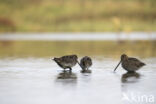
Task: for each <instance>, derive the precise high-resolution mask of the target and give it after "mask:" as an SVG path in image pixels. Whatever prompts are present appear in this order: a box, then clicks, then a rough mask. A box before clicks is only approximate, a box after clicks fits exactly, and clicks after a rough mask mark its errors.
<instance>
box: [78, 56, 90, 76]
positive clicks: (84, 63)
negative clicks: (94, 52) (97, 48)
mask: <svg viewBox="0 0 156 104" xmlns="http://www.w3.org/2000/svg"><path fill="white" fill-rule="evenodd" d="M80 66H81V68H82V71H81V72H82V73H91V70H89V68H90V67H91V66H92V59H91V58H90V57H88V56H85V57H83V58H82V59H81V61H80Z"/></svg>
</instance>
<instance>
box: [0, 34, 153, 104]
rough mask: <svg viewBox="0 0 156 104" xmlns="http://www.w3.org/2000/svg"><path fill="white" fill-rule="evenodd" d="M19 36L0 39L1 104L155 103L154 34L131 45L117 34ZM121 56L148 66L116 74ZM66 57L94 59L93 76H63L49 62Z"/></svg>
mask: <svg viewBox="0 0 156 104" xmlns="http://www.w3.org/2000/svg"><path fill="white" fill-rule="evenodd" d="M20 35H21V36H20ZM20 35H19V34H18V35H16V34H14V35H11V34H7V36H5V34H2V35H1V36H0V104H64V103H68V104H104V103H106V104H155V102H156V101H155V100H156V90H155V88H156V84H155V82H156V70H155V69H156V47H155V46H156V41H155V40H156V38H155V36H156V35H155V33H154V34H153V35H152V37H150V38H151V39H149V37H147V34H143V37H142V38H138V37H135V38H134V37H133V38H134V39H132V38H131V39H130V40H129V39H127V38H122V39H117V37H116V35H112V36H113V37H111V36H108V35H107V36H108V37H107V36H102V37H101V38H96V39H94V38H89V37H90V36H89V35H85V34H83V35H85V36H83V35H78V36H76V37H75V36H73V38H72V39H70V37H69V36H70V35H71V34H69V35H60V36H56V34H54V36H50V34H43V35H45V36H43V37H42V36H41V34H40V35H34V34H25V35H22V34H20ZM27 35H29V36H27ZM92 35H93V34H92ZM101 35H102V34H101ZM134 35H135V34H134ZM49 36H50V37H49ZM62 36H63V37H64V38H65V36H67V37H66V38H65V39H64V38H63V37H62ZM95 36H99V37H100V34H97V35H95ZM140 36H142V35H140ZM140 36H139V37H140ZM36 37H37V38H36ZM48 37H49V39H48ZM82 38H87V39H88V40H86V39H84V40H83V41H82V40H81V39H82ZM123 53H125V54H127V55H128V56H133V57H137V58H139V59H140V60H142V61H143V62H145V63H146V66H144V67H143V68H141V69H140V70H138V71H137V73H134V74H129V73H126V71H125V70H123V69H122V67H121V66H120V67H119V68H118V69H117V71H116V72H115V73H114V72H113V70H114V68H115V66H116V65H117V64H118V62H119V59H120V55H121V54H123ZM68 54H77V55H78V57H79V60H80V59H81V57H83V56H90V57H91V58H92V60H93V66H92V67H91V68H90V69H91V70H92V73H90V74H89V73H88V74H83V73H80V71H81V68H80V67H79V66H78V65H76V66H75V67H73V72H72V73H63V72H62V69H61V68H60V67H59V66H58V65H57V64H56V63H55V62H54V61H52V60H51V59H52V58H53V57H59V56H63V55H68Z"/></svg>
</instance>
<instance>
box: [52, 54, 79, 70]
mask: <svg viewBox="0 0 156 104" xmlns="http://www.w3.org/2000/svg"><path fill="white" fill-rule="evenodd" d="M77 59H78V57H77V55H67V56H62V57H60V58H54V59H53V60H54V61H55V62H56V63H57V64H58V65H59V66H60V67H61V68H63V69H64V71H65V69H70V72H71V71H72V67H73V66H75V65H76V63H77V62H78V61H77Z"/></svg>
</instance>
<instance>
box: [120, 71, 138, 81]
mask: <svg viewBox="0 0 156 104" xmlns="http://www.w3.org/2000/svg"><path fill="white" fill-rule="evenodd" d="M139 78H140V74H139V73H137V72H127V73H125V74H123V75H122V77H121V81H122V82H123V83H134V82H137V81H138V79H139Z"/></svg>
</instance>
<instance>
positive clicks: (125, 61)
mask: <svg viewBox="0 0 156 104" xmlns="http://www.w3.org/2000/svg"><path fill="white" fill-rule="evenodd" d="M120 63H122V64H121V65H122V67H123V68H124V69H125V70H127V71H128V72H135V71H136V70H138V69H140V68H141V67H143V66H144V65H145V63H143V62H141V61H140V60H138V59H136V58H132V57H128V56H127V55H126V54H122V55H121V60H120V62H119V64H118V65H117V66H116V68H115V69H114V71H115V70H116V69H117V68H118V66H119V65H120Z"/></svg>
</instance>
